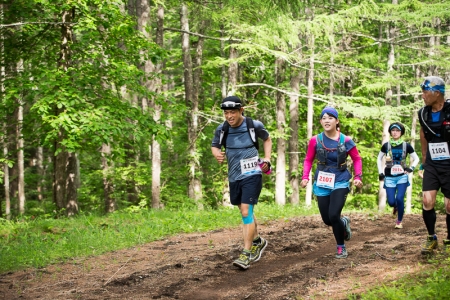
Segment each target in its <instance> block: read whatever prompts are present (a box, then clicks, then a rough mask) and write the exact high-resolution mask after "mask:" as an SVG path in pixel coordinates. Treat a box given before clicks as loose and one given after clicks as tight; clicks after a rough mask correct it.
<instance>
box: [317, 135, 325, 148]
mask: <svg viewBox="0 0 450 300" xmlns="http://www.w3.org/2000/svg"><path fill="white" fill-rule="evenodd" d="M322 140H323V139H322V132H321V133H319V134H318V135H316V146H317V147H322Z"/></svg>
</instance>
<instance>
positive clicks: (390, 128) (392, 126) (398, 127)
mask: <svg viewBox="0 0 450 300" xmlns="http://www.w3.org/2000/svg"><path fill="white" fill-rule="evenodd" d="M392 128H397V129H398V130H400V131H402V129H401V128H400V126H398V125H397V124H393V125H391V127H389V130H392Z"/></svg>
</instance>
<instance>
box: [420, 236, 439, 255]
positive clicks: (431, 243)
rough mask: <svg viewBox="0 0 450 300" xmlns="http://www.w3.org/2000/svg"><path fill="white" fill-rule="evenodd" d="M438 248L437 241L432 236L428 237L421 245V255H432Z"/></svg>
mask: <svg viewBox="0 0 450 300" xmlns="http://www.w3.org/2000/svg"><path fill="white" fill-rule="evenodd" d="M437 246H438V241H437V239H435V237H434V236H432V235H429V236H427V239H426V241H425V243H423V245H422V254H431V253H433V249H436V248H437Z"/></svg>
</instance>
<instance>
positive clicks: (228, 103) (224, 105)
mask: <svg viewBox="0 0 450 300" xmlns="http://www.w3.org/2000/svg"><path fill="white" fill-rule="evenodd" d="M241 107H242V104H241V103H236V102H233V101H226V102H224V103H222V104H221V105H220V108H241Z"/></svg>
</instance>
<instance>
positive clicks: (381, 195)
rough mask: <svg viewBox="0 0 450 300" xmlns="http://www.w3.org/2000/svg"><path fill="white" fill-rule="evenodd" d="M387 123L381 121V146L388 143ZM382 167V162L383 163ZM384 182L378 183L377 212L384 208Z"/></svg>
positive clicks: (386, 121)
mask: <svg viewBox="0 0 450 300" xmlns="http://www.w3.org/2000/svg"><path fill="white" fill-rule="evenodd" d="M389 124H390V123H389V121H388V120H383V136H382V141H381V145H384V143H386V142H387V141H389V136H390V135H389ZM383 165H384V162H383ZM383 185H384V181H380V182H379V188H378V211H380V212H381V211H384V208H385V207H386V190H385V189H384V188H383Z"/></svg>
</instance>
